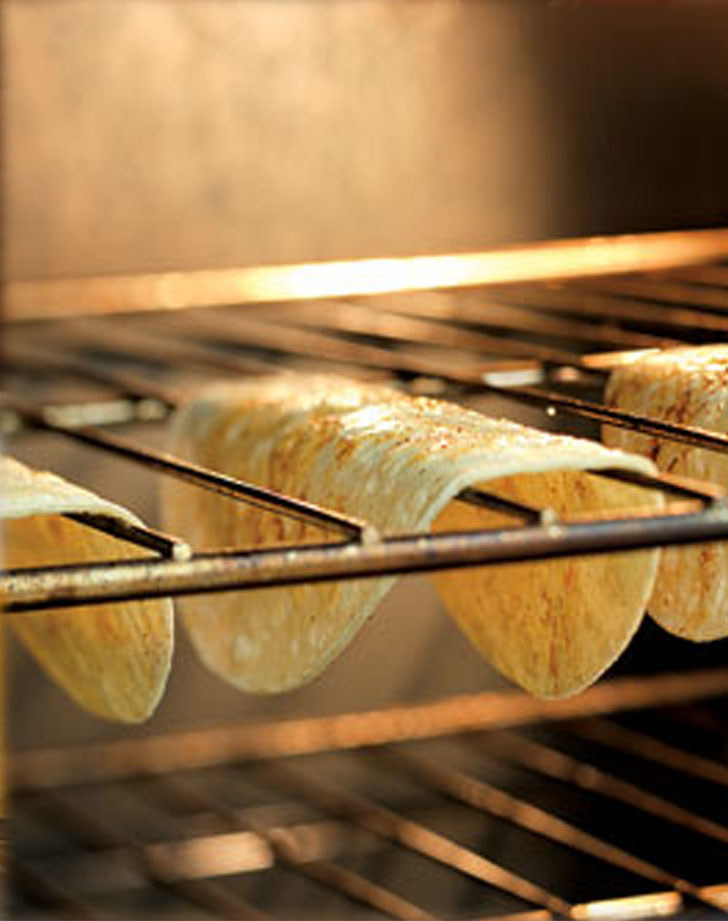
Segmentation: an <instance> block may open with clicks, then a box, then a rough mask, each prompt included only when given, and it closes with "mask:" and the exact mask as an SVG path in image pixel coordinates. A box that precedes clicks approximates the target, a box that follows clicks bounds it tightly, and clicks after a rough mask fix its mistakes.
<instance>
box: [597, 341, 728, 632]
mask: <svg viewBox="0 0 728 921" xmlns="http://www.w3.org/2000/svg"><path fill="white" fill-rule="evenodd" d="M606 400H607V403H608V404H609V405H610V406H612V407H615V408H617V409H622V410H626V411H628V412H633V413H639V414H642V415H647V416H651V417H652V418H655V419H660V420H663V421H666V422H676V423H680V424H684V425H690V426H696V427H699V428H703V429H708V430H709V431H714V432H720V433H723V434H725V433H726V432H728V345H709V346H697V347H692V348H677V349H669V350H666V351H663V352H653V353H649V354H646V355H643V356H641V357H638V358H637V359H636V360H635V361H633V362H630V363H628V364H624V365H622V366H620V367H619V368H617V369H616V370H615V371H614V372H613V373H612V375H611V377H610V380H609V384H608V386H607V393H606ZM603 437H604V441H605V442H606V443H607V444H609V445H614V446H616V447H620V448H623V449H624V450H626V451H634V452H638V453H640V454H644V455H646V456H647V457H651V458H652V459H654V461H655V462H656V463H657V466H658V467H659V468H660V469H661V470H664V471H667V472H668V473H674V474H678V475H682V476H686V477H690V478H693V479H699V480H709V481H711V482H713V483H718V484H719V485H721V486H723V487H724V488H728V456H726V455H725V454H719V453H717V452H715V451H706V450H704V449H700V448H693V447H690V446H689V445H686V444H680V443H678V442H675V441H669V440H666V439H659V438H656V437H654V436H652V435H641V434H639V433H637V432H633V431H630V430H628V429H621V428H619V429H618V428H613V427H605V429H604V435H603ZM727 593H728V544H726V543H725V542H722V543H710V544H701V545H698V546H695V547H669V548H665V550H664V551H663V553H662V559H661V563H660V570H659V574H658V577H657V581H656V582H655V590H654V594H653V596H652V598H651V599H650V602H649V613H650V615H651V616H652V617H653V618H654V619H655V620H656V621H657V622H658V623H659V624H661V625H662V626H663V627H664V628H665V629H666V630H669V631H670V633H674V634H676V635H677V636H682V637H685V638H687V639H691V640H696V641H705V640H715V639H720V638H721V637H725V636H728V602H727V600H726V595H727Z"/></svg>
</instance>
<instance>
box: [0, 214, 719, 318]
mask: <svg viewBox="0 0 728 921" xmlns="http://www.w3.org/2000/svg"><path fill="white" fill-rule="evenodd" d="M726 256H728V230H700V231H684V232H669V233H656V234H631V235H625V236H616V237H592V238H588V239H577V240H564V241H550V242H547V243H534V244H529V245H524V246H520V245H515V246H505V247H501V248H499V249H494V250H490V251H486V252H477V253H460V254H448V255H442V256H415V257H410V258H394V259H391V258H387V259H361V260H352V261H343V262H324V263H304V264H299V265H280V266H262V267H255V268H233V269H209V270H198V271H192V272H165V273H158V274H146V275H125V276H123V275H118V276H107V277H95V278H74V279H61V280H53V281H19V282H11V283H9V284H8V285H6V288H5V308H6V316H9V317H22V318H24V319H28V318H30V317H42V316H53V315H55V316H58V315H62V314H66V315H68V314H79V313H109V312H112V311H131V310H149V309H150V308H157V309H170V310H172V309H177V308H181V307H200V306H205V305H211V304H218V305H220V304H236V303H246V302H252V303H264V302H271V301H279V300H298V299H307V298H313V297H341V296H346V295H359V294H379V293H386V292H393V291H405V290H423V289H427V288H456V287H464V286H471V285H495V284H506V283H512V282H523V281H539V280H541V281H543V280H549V279H560V278H575V277H582V278H583V277H588V276H601V275H608V274H617V273H625V272H635V271H649V270H658V269H670V268H678V267H682V266H687V265H693V264H701V263H703V262H708V261H710V260H711V259H719V258H723V257H726Z"/></svg>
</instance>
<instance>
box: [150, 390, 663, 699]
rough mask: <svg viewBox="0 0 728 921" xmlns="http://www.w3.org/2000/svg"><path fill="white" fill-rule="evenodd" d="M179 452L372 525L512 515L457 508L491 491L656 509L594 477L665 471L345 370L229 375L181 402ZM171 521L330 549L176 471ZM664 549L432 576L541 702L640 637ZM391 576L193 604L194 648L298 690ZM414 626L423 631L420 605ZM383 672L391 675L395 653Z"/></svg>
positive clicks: (466, 626)
mask: <svg viewBox="0 0 728 921" xmlns="http://www.w3.org/2000/svg"><path fill="white" fill-rule="evenodd" d="M169 445H170V449H171V450H172V451H174V452H176V453H180V454H182V455H183V456H185V457H187V458H190V459H192V460H194V461H196V462H198V463H200V464H203V465H205V466H209V467H211V468H213V469H215V470H218V471H223V472H225V473H228V474H231V475H233V476H236V477H239V478H241V479H245V480H249V481H252V482H254V483H257V484H260V485H264V486H267V487H270V488H273V489H275V490H279V491H281V492H285V493H288V494H291V495H294V496H297V497H299V498H302V499H306V500H308V501H311V502H314V503H317V504H320V505H325V506H329V507H332V508H334V509H337V510H339V511H341V512H344V513H347V514H349V515H352V516H356V517H359V518H364V519H367V520H368V521H370V522H372V523H373V524H374V525H375V526H376V527H377V528H378V529H379V531H380V533H382V534H387V535H394V534H404V533H412V532H416V531H420V530H423V529H424V530H427V529H429V527H430V525H431V524H432V523H433V522H435V527H436V528H461V527H467V528H479V527H495V526H498V527H500V526H502V525H503V524H507V526H513V524H514V520H513V519H512V518H510V519H507V520H505V521H504V520H503V519H502V518H501V517H499V516H496V515H494V514H493V513H490V512H487V511H484V510H480V509H473V508H470V507H466V506H464V505H462V504H461V503H456V502H452V500H453V497H454V496H456V495H457V494H458V493H459V492H460V491H461V490H462V489H463V488H465V487H466V486H473V485H476V484H486V483H487V484H488V486H489V487H490V488H492V489H494V490H496V491H499V492H502V493H504V494H514V495H515V494H518V495H522V497H523V498H524V499H526V500H527V501H529V502H532V503H534V504H537V505H539V506H551V507H553V508H554V509H556V510H557V511H559V512H572V511H573V512H580V511H585V510H587V511H589V510H593V509H611V510H617V509H620V508H625V507H634V506H635V505H642V506H643V507H644V506H645V505H647V506H649V507H656V506H658V505H659V504H660V503H661V501H662V500H661V498H660V496H659V495H658V494H656V493H653V492H647V491H645V490H638V489H637V488H635V487H628V486H623V485H620V484H616V483H614V482H609V481H606V480H604V479H599V478H597V477H593V476H589V475H588V474H584V473H583V472H581V471H583V470H584V469H585V468H594V469H596V468H604V467H622V468H625V469H630V470H640V471H651V470H652V469H653V466H652V464H651V463H650V462H649V461H647V460H645V459H644V458H638V457H630V456H627V455H625V454H622V453H621V452H611V451H608V450H606V449H605V448H603V447H602V446H601V445H598V444H595V443H593V442H589V441H584V440H578V439H573V438H566V437H559V436H554V435H550V434H547V433H544V432H541V431H538V430H535V429H527V428H524V427H523V426H519V425H516V424H514V423H511V422H507V421H504V420H493V419H489V418H487V417H485V416H483V415H481V414H480V413H476V412H473V411H470V410H467V409H464V408H462V407H460V406H457V405H454V404H449V403H444V402H438V401H434V400H429V399H424V398H410V397H408V396H405V395H402V394H400V393H398V392H397V391H395V390H392V389H389V388H386V387H381V386H377V385H366V384H361V383H357V382H354V381H348V380H344V379H341V378H337V377H326V376H315V375H296V374H284V375H280V376H274V377H269V378H262V379H257V380H249V381H245V382H242V383H240V384H236V385H230V384H226V385H220V386H218V387H216V388H213V389H210V390H208V391H207V392H205V393H203V394H201V395H199V397H198V398H196V399H194V400H193V401H192V402H190V403H189V405H187V406H186V407H184V408H183V409H182V410H180V411H179V412H178V413H177V415H176V417H175V419H174V420H173V424H172V426H171V431H170V439H169ZM163 506H164V513H165V518H166V524H167V526H168V527H169V528H170V529H172V530H173V531H174V532H176V533H178V534H180V535H182V536H184V537H185V538H187V539H189V540H190V541H191V542H192V543H193V544H194V545H195V546H196V547H197V548H198V549H201V548H210V547H221V546H238V547H258V546H271V545H276V544H279V545H280V544H285V543H293V542H297V543H298V542H311V541H316V542H320V541H321V540H324V539H331V538H326V536H325V535H322V532H321V531H320V530H317V529H314V528H313V527H310V526H305V525H303V524H301V523H299V522H296V521H290V520H284V519H282V518H280V517H279V516H277V515H276V514H271V513H268V512H262V511H260V510H258V509H256V508H253V507H250V506H247V505H245V504H242V503H236V502H234V501H232V500H229V499H225V498H221V497H219V496H216V495H213V494H210V493H207V492H204V491H202V490H196V489H193V488H191V487H189V486H185V485H183V484H179V483H176V482H171V481H169V482H167V483H166V484H165V493H164V502H163ZM657 557H658V553H657V552H656V551H641V552H639V553H629V554H615V555H613V556H607V557H600V558H591V559H586V558H580V559H572V560H564V561H560V562H550V563H539V564H529V565H526V564H519V565H517V566H504V567H483V568H480V569H468V570H459V571H458V572H453V573H451V574H447V575H446V574H442V575H438V576H437V577H436V578H435V584H436V585H437V588H438V590H439V591H440V593H441V595H442V597H443V599H444V601H445V604H446V606H447V607H448V609H449V610H450V613H451V614H452V615H453V617H454V618H455V620H456V621H457V623H458V624H459V625H460V626H461V627H462V629H463V630H464V631H465V633H466V634H467V635H468V637H469V638H470V640H471V641H472V642H473V643H474V644H475V645H476V647H477V648H478V649H479V650H480V651H481V652H482V653H483V655H485V656H486V657H487V658H488V659H489V660H490V661H491V662H492V663H493V664H494V665H495V666H496V667H497V668H499V669H500V670H501V671H502V672H503V673H504V674H505V675H507V676H509V677H510V678H511V679H512V680H514V681H515V682H517V683H519V684H521V685H522V686H523V687H525V688H527V689H528V690H529V691H532V692H533V693H534V694H538V695H543V696H560V695H564V694H570V693H573V692H575V691H578V690H579V689H580V688H582V687H584V686H585V685H586V684H588V683H589V682H591V681H593V680H594V679H595V678H596V677H597V676H598V675H599V674H601V672H603V671H604V669H605V668H606V667H607V666H608V665H609V664H610V663H611V662H612V661H613V660H614V659H615V657H616V656H617V655H618V654H619V653H620V651H621V650H622V649H623V648H624V646H625V645H626V643H627V642H628V641H629V639H630V637H631V636H632V634H633V633H634V631H635V630H636V628H637V626H638V624H639V622H640V619H641V617H642V613H643V609H644V605H645V602H646V599H647V597H648V594H649V592H650V590H651V588H652V581H653V578H654V574H655V571H656V567H657ZM393 581H394V580H393V579H392V578H382V579H369V580H361V581H356V582H346V583H337V582H331V583H322V584H319V585H304V586H296V587H293V588H285V589H266V590H255V591H246V592H237V593H235V592H233V593H225V594H221V595H217V596H214V597H213V596H210V595H206V596H198V597H190V598H183V599H180V602H179V607H180V610H181V611H182V614H183V620H184V622H185V624H186V626H187V629H188V630H189V632H190V635H191V637H192V641H193V643H194V645H195V646H196V648H197V651H198V652H199V654H200V656H201V657H202V659H203V660H204V661H205V663H206V664H207V665H208V666H209V667H210V668H211V669H212V670H213V671H215V672H216V673H217V674H218V675H220V676H222V677H223V678H225V679H226V680H227V681H230V682H231V683H233V684H234V685H236V686H238V687H240V688H244V689H246V690H248V691H256V692H273V691H282V690H285V689H289V688H295V687H297V686H299V685H302V684H304V683H305V682H307V681H309V680H310V679H312V678H313V677H315V676H316V675H317V674H318V673H319V672H321V670H322V669H323V668H324V667H325V666H326V665H327V664H328V663H329V662H330V661H331V660H332V659H333V658H334V657H335V656H336V655H337V654H338V653H340V652H341V650H342V649H343V648H344V647H345V646H346V645H347V643H348V642H349V641H350V640H351V639H352V638H353V636H354V635H355V634H356V632H357V631H358V630H359V628H360V627H361V626H362V624H363V623H364V621H365V620H366V619H367V618H368V617H369V615H370V614H371V613H372V611H373V610H374V608H375V607H376V605H377V603H378V602H379V601H380V599H381V598H382V597H383V595H384V594H385V593H386V592H387V590H388V589H389V588H390V587H391V585H392V584H393ZM412 629H413V630H417V629H418V625H417V617H416V614H413V621H412ZM377 667H381V668H386V662H384V663H378V666H377Z"/></svg>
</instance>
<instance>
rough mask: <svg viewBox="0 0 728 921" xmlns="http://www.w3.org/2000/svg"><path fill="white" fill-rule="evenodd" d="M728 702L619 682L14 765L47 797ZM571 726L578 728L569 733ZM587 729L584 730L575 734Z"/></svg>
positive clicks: (249, 728)
mask: <svg viewBox="0 0 728 921" xmlns="http://www.w3.org/2000/svg"><path fill="white" fill-rule="evenodd" d="M725 693H728V668H722V669H714V670H707V669H706V670H703V671H700V672H697V673H685V674H672V673H668V674H664V675H656V676H651V677H649V678H620V679H613V680H611V681H605V682H602V683H601V684H597V685H594V686H593V687H591V688H589V689H588V690H586V691H584V692H583V693H582V694H579V695H578V696H576V697H567V698H563V699H561V700H539V699H537V698H535V697H531V696H530V695H528V694H525V693H523V692H521V691H490V692H485V693H480V694H457V695H452V696H450V697H446V698H444V699H442V700H437V701H433V702H429V703H423V704H415V705H411V706H402V707H391V708H388V709H383V710H370V711H368V712H362V713H344V714H338V715H335V716H326V717H305V718H302V719H289V720H278V721H274V722H270V723H257V724H256V723H253V724H251V725H242V726H241V725H236V726H224V727H220V728H216V729H209V730H200V731H191V732H180V733H177V734H175V735H167V736H156V737H150V738H139V739H120V740H118V741H114V742H107V743H103V742H102V743H99V744H93V745H86V746H76V747H67V748H59V749H47V750H39V751H28V752H25V753H22V752H21V753H16V754H12V755H10V757H9V766H10V774H11V776H12V778H13V788H14V789H17V790H21V789H22V790H25V789H47V788H52V787H55V786H62V785H64V784H76V783H83V782H90V781H93V780H113V779H120V778H124V777H130V776H134V775H135V774H165V773H168V772H169V771H179V770H180V769H181V768H183V769H185V770H195V769H197V768H204V767H212V766H214V765H217V764H223V763H227V762H229V761H231V760H243V759H254V758H255V759H257V758H276V757H281V756H290V755H303V754H309V755H310V754H314V753H317V752H324V751H342V750H347V749H355V748H360V747H362V746H367V745H380V744H384V743H387V742H402V741H408V740H413V739H425V738H434V737H438V736H449V735H455V734H457V733H461V732H473V731H476V730H477V731H480V730H484V729H496V728H504V727H509V726H522V725H525V724H527V723H538V722H541V721H552V720H569V719H576V718H577V717H579V718H584V717H587V716H592V715H595V714H604V713H616V712H618V711H623V710H633V709H638V708H639V707H645V706H651V707H658V706H662V705H670V704H676V703H681V702H685V701H691V700H700V699H704V698H709V697H713V696H717V695H719V694H725ZM570 725H575V724H570ZM579 725H582V724H579Z"/></svg>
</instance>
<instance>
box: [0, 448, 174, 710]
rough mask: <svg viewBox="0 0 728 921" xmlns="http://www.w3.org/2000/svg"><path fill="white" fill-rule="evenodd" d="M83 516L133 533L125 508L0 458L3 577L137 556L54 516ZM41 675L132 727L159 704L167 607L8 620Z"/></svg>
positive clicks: (166, 663) (168, 637)
mask: <svg viewBox="0 0 728 921" xmlns="http://www.w3.org/2000/svg"><path fill="white" fill-rule="evenodd" d="M78 512H91V513H96V514H103V515H108V516H111V517H112V518H115V519H118V520H121V521H125V522H129V523H132V524H137V525H138V524H140V522H139V519H138V518H136V517H135V516H134V515H132V514H131V513H130V512H129V511H127V510H126V509H123V508H121V507H120V506H118V505H114V504H113V503H111V502H107V501H105V500H104V499H100V498H99V497H98V496H95V495H94V494H93V493H91V492H88V491H86V490H85V489H81V488H80V487H78V486H75V485H73V484H71V483H68V482H66V481H65V480H62V479H60V478H59V477H57V476H54V475H53V474H51V473H40V472H36V471H33V470H30V469H28V468H27V467H25V466H24V465H23V464H21V463H19V462H18V461H16V460H13V459H12V458H9V457H2V458H0V521H1V522H2V530H3V561H4V564H5V565H6V566H7V567H9V568H20V567H27V566H46V565H48V566H50V565H60V564H64V563H85V562H91V561H99V560H109V559H131V558H134V557H139V556H141V555H143V551H140V549H139V548H138V547H134V546H131V545H130V544H128V543H126V542H123V541H120V540H118V539H116V538H114V537H111V536H109V535H107V534H103V533H101V532H98V531H95V530H91V529H90V528H87V527H84V526H82V525H80V524H78V523H76V522H74V521H71V520H69V519H66V518H62V517H60V516H61V515H62V514H64V513H78ZM8 622H9V623H10V624H11V627H12V629H13V630H14V631H15V633H16V634H17V636H18V637H19V638H20V640H21V641H22V643H23V644H24V645H25V647H26V648H27V649H28V650H29V652H30V653H31V654H32V655H33V656H34V657H35V659H36V660H37V661H38V663H39V664H40V665H41V666H42V668H43V669H44V670H45V671H46V672H47V674H48V675H50V677H51V678H53V679H54V681H56V683H57V684H59V685H60V686H61V687H62V688H63V689H64V690H65V691H66V692H67V693H68V694H69V695H70V697H71V698H73V700H74V701H75V702H76V703H77V704H79V705H80V706H81V707H83V708H84V709H86V710H88V711H90V712H91V713H93V714H95V715H97V716H101V717H104V718H106V719H110V720H119V721H122V722H129V723H137V722H141V721H143V720H145V719H146V718H147V717H148V716H149V715H150V714H151V713H152V711H153V710H154V709H155V707H156V705H157V703H158V702H159V700H160V698H161V696H162V693H163V691H164V687H165V684H166V681H167V676H168V674H169V669H170V665H171V658H172V646H173V613H172V606H171V603H170V602H169V601H168V600H161V601H134V602H125V603H123V604H113V605H90V606H87V607H78V608H64V609H63V610H56V611H38V612H37V613H28V614H18V615H13V616H11V617H9V618H8Z"/></svg>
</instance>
